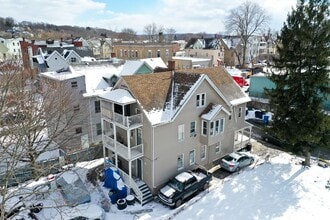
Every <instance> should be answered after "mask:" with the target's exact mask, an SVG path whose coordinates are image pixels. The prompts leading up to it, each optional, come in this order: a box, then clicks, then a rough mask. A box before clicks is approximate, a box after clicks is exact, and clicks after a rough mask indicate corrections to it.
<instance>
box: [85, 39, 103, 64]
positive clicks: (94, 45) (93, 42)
mask: <svg viewBox="0 0 330 220" xmlns="http://www.w3.org/2000/svg"><path fill="white" fill-rule="evenodd" d="M87 43H88V45H89V47H90V48H91V50H92V52H93V57H95V58H96V59H100V58H101V41H100V39H95V38H93V39H88V40H87Z"/></svg>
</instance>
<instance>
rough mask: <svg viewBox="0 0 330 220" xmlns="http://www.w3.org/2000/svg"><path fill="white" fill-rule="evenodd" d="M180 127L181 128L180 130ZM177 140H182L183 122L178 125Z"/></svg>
mask: <svg viewBox="0 0 330 220" xmlns="http://www.w3.org/2000/svg"><path fill="white" fill-rule="evenodd" d="M180 128H182V130H181V129H180ZM178 141H179V142H182V141H184V124H181V125H178Z"/></svg>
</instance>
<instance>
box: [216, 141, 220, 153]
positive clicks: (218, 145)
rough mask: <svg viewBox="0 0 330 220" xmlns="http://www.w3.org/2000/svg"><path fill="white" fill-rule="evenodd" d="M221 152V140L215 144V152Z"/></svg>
mask: <svg viewBox="0 0 330 220" xmlns="http://www.w3.org/2000/svg"><path fill="white" fill-rule="evenodd" d="M217 148H219V151H218V152H217ZM220 152H221V141H220V142H218V143H217V145H216V146H215V154H220Z"/></svg>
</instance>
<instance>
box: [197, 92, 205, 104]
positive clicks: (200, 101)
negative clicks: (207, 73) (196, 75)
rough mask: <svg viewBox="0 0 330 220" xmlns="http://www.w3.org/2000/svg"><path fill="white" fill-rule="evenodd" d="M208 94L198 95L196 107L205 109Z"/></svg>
mask: <svg viewBox="0 0 330 220" xmlns="http://www.w3.org/2000/svg"><path fill="white" fill-rule="evenodd" d="M205 99H206V94H205V93H201V94H197V95H196V107H204V106H205V103H206V100H205Z"/></svg>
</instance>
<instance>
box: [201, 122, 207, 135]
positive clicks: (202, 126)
mask: <svg viewBox="0 0 330 220" xmlns="http://www.w3.org/2000/svg"><path fill="white" fill-rule="evenodd" d="M204 122H205V123H206V133H205V134H204V133H203V132H204ZM201 128H202V129H201V133H202V135H203V136H207V132H208V126H207V121H205V120H202V125H201Z"/></svg>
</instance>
